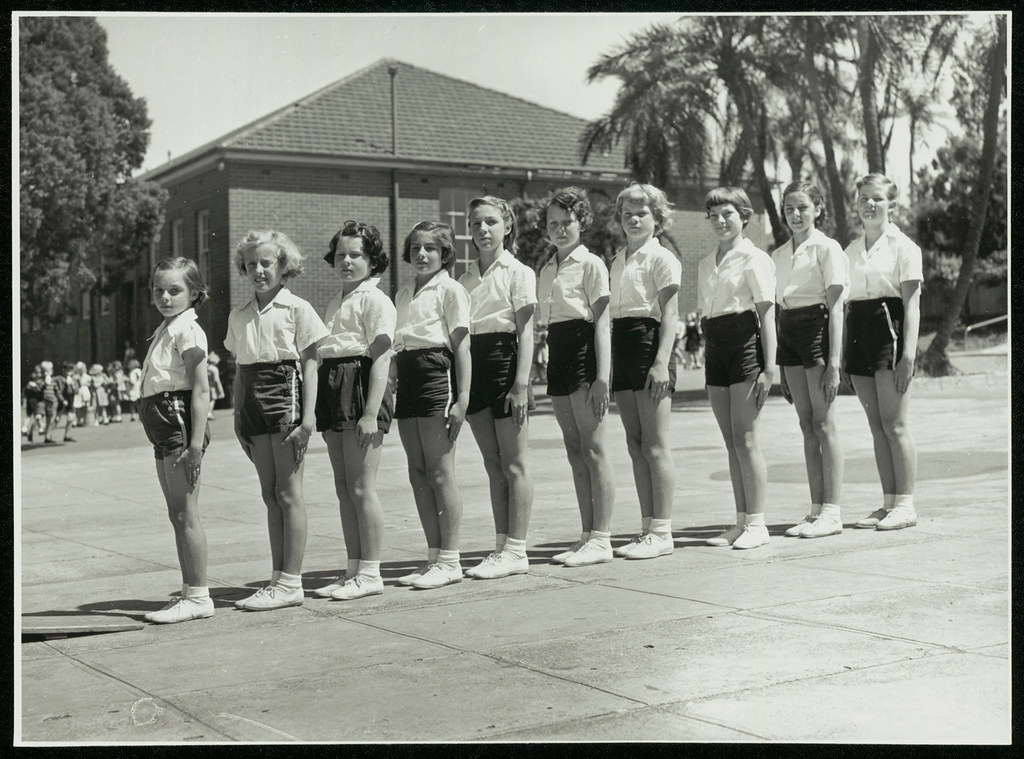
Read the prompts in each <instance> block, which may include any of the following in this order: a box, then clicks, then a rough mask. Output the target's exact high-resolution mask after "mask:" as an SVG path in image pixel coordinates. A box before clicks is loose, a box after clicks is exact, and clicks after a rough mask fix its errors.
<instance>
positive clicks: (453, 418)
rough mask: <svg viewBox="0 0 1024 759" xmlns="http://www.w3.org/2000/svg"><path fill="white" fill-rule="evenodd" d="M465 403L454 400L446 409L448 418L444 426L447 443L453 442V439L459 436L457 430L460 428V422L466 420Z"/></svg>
mask: <svg viewBox="0 0 1024 759" xmlns="http://www.w3.org/2000/svg"><path fill="white" fill-rule="evenodd" d="M466 405H467V404H465V403H462V402H460V401H456V402H455V403H453V404H452V407H451V408H450V409H448V420H447V421H446V422H445V426H446V427H447V428H448V442H449V443H454V442H455V439H456V438H457V437H458V436H459V431H460V430H461V429H462V423H463V422H464V421H466Z"/></svg>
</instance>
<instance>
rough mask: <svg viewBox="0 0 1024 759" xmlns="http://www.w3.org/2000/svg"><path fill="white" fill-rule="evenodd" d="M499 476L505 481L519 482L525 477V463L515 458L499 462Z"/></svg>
mask: <svg viewBox="0 0 1024 759" xmlns="http://www.w3.org/2000/svg"><path fill="white" fill-rule="evenodd" d="M500 470H501V475H502V476H503V477H504V478H505V479H506V480H519V479H522V478H523V477H525V476H526V461H525V460H524V459H522V458H519V457H516V458H512V459H508V460H503V461H502V462H501V468H500Z"/></svg>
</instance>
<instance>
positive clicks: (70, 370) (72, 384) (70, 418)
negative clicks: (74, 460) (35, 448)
mask: <svg viewBox="0 0 1024 759" xmlns="http://www.w3.org/2000/svg"><path fill="white" fill-rule="evenodd" d="M61 371H62V373H61V375H60V376H58V377H57V385H58V387H59V393H60V398H61V404H60V410H61V412H62V414H63V421H64V442H65V443H74V442H75V439H74V438H73V437H71V428H72V427H74V426H75V399H76V398H77V397H78V381H77V380H76V379H75V365H74V364H72V363H71V362H70V361H67V362H65V363H64V366H63V367H62V368H61Z"/></svg>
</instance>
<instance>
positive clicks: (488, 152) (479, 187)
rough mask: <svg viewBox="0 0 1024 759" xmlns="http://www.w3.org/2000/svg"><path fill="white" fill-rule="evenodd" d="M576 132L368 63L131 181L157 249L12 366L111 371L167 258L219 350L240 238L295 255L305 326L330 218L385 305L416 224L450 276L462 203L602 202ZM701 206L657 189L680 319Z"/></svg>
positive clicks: (34, 341) (602, 188)
mask: <svg viewBox="0 0 1024 759" xmlns="http://www.w3.org/2000/svg"><path fill="white" fill-rule="evenodd" d="M584 126H585V122H584V121H583V120H581V119H578V118H576V117H573V116H569V115H567V114H563V113H560V112H557V111H554V110H551V109H548V108H545V107H542V106H539V105H537V104H534V103H531V102H528V101H526V100H522V99H520V98H516V97H512V96H509V95H505V94H502V93H499V92H496V91H494V90H490V89H487V88H484V87H480V86H477V85H474V84H472V83H470V82H466V81H462V80H459V79H455V78H452V77H448V76H444V75H441V74H437V73H434V72H431V71H427V70H425V69H422V68H419V67H416V66H411V65H409V64H405V63H402V62H399V61H394V60H381V61H378V62H377V63H374V64H372V65H371V66H368V67H367V68H364V69H362V70H360V71H357V72H355V73H354V74H352V75H350V76H348V77H345V78H344V79H341V80H339V81H337V82H335V83H333V84H331V85H329V86H327V87H324V88H323V89H321V90H319V91H317V92H314V93H312V94H310V95H308V96H307V97H304V98H302V99H300V100H298V101H296V102H294V103H292V104H290V105H287V106H285V107H284V108H281V109H279V110H277V111H275V112H273V113H271V114H269V115H267V116H265V117H264V118H261V119H258V120H256V121H254V122H252V123H249V124H246V125H244V126H242V127H240V128H238V129H236V130H234V131H232V132H230V133H228V134H226V135H224V136H223V137H220V138H219V139H217V140H214V141H212V142H210V143H208V144H206V145H202V146H200V147H198V148H196V149H195V150H192V151H191V152H189V153H187V154H185V155H183V156H181V157H179V158H176V159H174V160H172V161H169V162H168V163H166V164H164V165H162V166H160V167H159V168H157V169H154V170H152V171H150V172H148V173H146V174H145V175H144V176H143V178H144V179H148V180H152V181H156V182H159V183H160V184H161V185H163V186H164V187H165V188H166V189H167V190H168V192H169V193H170V197H169V200H168V204H167V209H166V219H165V224H164V227H163V229H162V231H161V233H160V235H159V238H158V240H156V241H155V242H154V243H153V244H152V245H151V246H150V249H149V250H148V251H142V252H140V257H139V264H138V266H137V267H136V270H135V271H134V272H131V273H126V278H125V279H126V282H125V284H124V286H123V287H122V288H121V290H120V291H119V292H118V293H117V294H115V295H114V296H113V297H112V298H110V299H109V301H108V300H107V299H104V301H103V307H102V308H101V309H99V310H100V313H89V314H81V313H80V314H79V315H78V316H76V317H75V318H69V319H68V321H67V322H66V323H65V324H63V325H59V326H58V327H56V328H54V329H51V330H46V331H43V332H38V333H33V332H32V330H31V325H23V334H24V326H27V327H28V332H27V339H25V340H23V356H22V358H23V361H24V362H25V363H26V364H29V363H34V362H37V361H39V360H40V359H41V358H43V357H44V354H46V356H47V357H50V358H53V359H56V360H64V359H77V358H81V359H88V360H99V361H107V360H111V359H113V358H120V357H121V355H122V353H123V350H124V345H125V343H126V342H127V343H129V344H131V345H132V346H133V347H134V348H135V350H136V352H137V353H138V354H139V355H140V356H141V355H144V354H145V348H146V340H147V338H148V337H149V335H150V334H152V332H153V330H154V329H155V328H156V326H157V324H158V323H159V320H160V316H159V314H158V313H157V311H156V310H155V309H154V308H152V306H151V305H150V302H149V297H148V293H147V281H148V277H149V272H150V271H151V270H152V267H153V265H154V263H155V262H156V260H158V259H159V258H162V257H166V256H171V255H184V256H188V257H190V258H193V259H195V260H197V261H198V262H199V264H200V267H201V269H202V270H203V271H204V274H205V275H206V280H207V282H208V284H209V285H210V293H211V300H210V302H209V303H208V304H206V305H205V306H203V308H202V309H200V314H199V321H200V324H201V325H202V326H203V328H204V329H205V330H206V332H207V335H208V337H209V340H210V349H211V350H215V351H218V352H222V351H223V338H224V334H225V332H226V330H227V318H228V313H229V312H230V310H231V308H232V307H234V306H235V305H238V304H239V303H241V302H243V301H244V300H245V299H247V298H248V297H249V296H250V290H249V288H248V287H247V282H246V281H245V280H244V278H242V277H241V276H240V275H239V274H238V273H237V272H236V271H235V269H234V267H233V264H232V261H233V255H234V248H235V245H236V244H237V242H238V241H239V240H240V239H241V238H242V237H243V236H244V235H245V233H246V232H247V231H248V230H250V229H266V228H273V229H278V230H280V231H282V232H284V233H285V234H287V235H288V236H289V237H291V238H292V239H293V240H294V241H295V242H296V244H297V245H298V246H299V248H300V250H302V251H303V252H304V253H305V254H306V255H307V262H306V269H305V272H304V273H303V274H302V275H300V276H299V277H297V278H295V279H293V280H292V281H291V282H290V283H289V286H290V287H291V288H292V289H293V291H294V292H295V293H296V294H298V295H300V296H301V297H303V298H306V299H307V300H309V301H310V302H311V303H312V304H313V306H314V307H315V308H316V309H317V310H318V311H320V312H321V313H323V311H324V310H325V309H326V306H327V302H328V301H329V300H330V298H331V297H332V296H333V295H334V293H335V292H336V291H337V277H336V275H335V274H334V272H333V270H332V269H330V268H329V267H328V266H327V265H326V264H325V263H324V262H323V261H322V260H321V255H322V253H323V252H325V251H326V247H327V243H328V241H329V240H330V238H331V236H332V235H333V234H334V232H335V231H337V229H338V228H339V227H340V226H341V223H342V222H343V221H344V220H346V219H358V220H365V221H369V222H370V223H373V224H375V225H376V226H377V227H378V228H379V229H380V231H381V233H382V236H383V238H384V243H385V250H391V251H392V256H393V257H392V265H391V266H390V267H389V269H388V271H387V272H386V273H385V276H384V278H383V280H382V282H381V287H382V288H384V289H385V291H386V292H388V293H390V294H392V295H393V294H394V292H395V291H396V290H397V288H398V287H400V286H402V285H403V284H405V283H406V282H408V281H410V280H411V279H412V277H413V271H412V269H411V267H409V266H408V265H406V264H404V263H403V262H401V261H400V260H399V257H400V251H398V250H396V248H398V247H400V246H401V243H402V241H403V239H404V237H405V234H406V233H407V231H408V230H409V228H410V227H412V225H413V224H415V223H416V222H418V221H421V220H424V219H441V220H443V221H446V222H448V223H450V224H451V225H452V227H453V228H454V229H455V230H456V234H457V236H458V238H459V240H460V246H461V248H462V251H461V257H460V261H459V263H458V264H457V266H456V271H455V274H456V275H458V274H460V273H461V271H462V270H463V269H464V266H465V263H466V262H468V260H469V256H470V253H469V247H470V246H469V236H468V233H467V228H466V219H465V207H466V204H467V202H468V200H469V199H471V198H473V197H475V196H478V195H481V194H485V193H489V194H494V195H498V196H500V197H504V198H508V199H511V198H514V197H522V196H530V197H538V196H543V195H545V194H547V193H548V192H549V191H551V190H552V189H554V188H556V187H560V186H564V185H567V184H576V185H580V186H582V187H585V188H587V189H588V190H590V191H591V192H592V193H597V194H601V195H604V196H606V197H609V198H612V199H614V197H615V195H616V194H617V193H618V191H619V190H620V189H621V188H622V187H623V186H625V185H626V184H627V183H628V181H629V178H630V177H629V174H628V172H627V170H626V169H625V168H624V154H623V151H622V148H621V147H620V148H618V149H616V150H614V151H611V152H610V153H607V154H603V155H593V156H591V158H590V160H589V161H588V162H587V164H586V165H583V164H582V162H581V161H580V157H579V138H580V135H581V133H582V130H583V127H584ZM703 196H704V188H695V187H691V188H674V189H673V190H671V191H670V197H671V199H672V200H673V202H674V203H675V205H676V207H677V208H678V209H679V210H678V211H677V213H676V219H675V224H674V227H673V229H672V235H671V236H672V238H673V239H674V240H675V241H676V247H677V249H678V250H679V252H680V256H681V258H682V262H683V283H682V288H681V292H680V310H682V311H685V310H690V309H692V308H694V307H695V304H696V282H695V274H696V268H697V262H698V261H699V259H700V258H701V257H702V256H703V255H705V254H706V253H707V252H708V251H710V250H711V249H712V247H713V246H714V244H715V242H714V238H713V236H712V234H711V232H710V230H709V229H708V224H707V222H706V220H705V219H704V211H703ZM758 226H759V225H758V224H756V223H753V224H751V231H752V232H753V235H752V236H753V237H754V240H755V242H760V241H761V240H760V239H759V236H758V234H757V233H756V232H754V229H755V227H758ZM396 264H397V266H396ZM93 310H94V311H95V310H96V309H93ZM93 319H95V320H97V321H96V322H95V323H92V324H90V323H88V321H89V320H93ZM93 335H95V337H94V338H93V339H95V340H96V343H97V349H96V352H97V354H98V355H95V356H94V355H92V354H91V344H90V336H93Z"/></svg>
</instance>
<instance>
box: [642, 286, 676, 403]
mask: <svg viewBox="0 0 1024 759" xmlns="http://www.w3.org/2000/svg"><path fill="white" fill-rule="evenodd" d="M678 292H679V285H678V284H671V285H666V286H665V287H663V288H661V289H660V290H659V291H658V305H660V306H661V330H660V331H659V334H658V353H657V354H656V355H655V357H654V363H653V364H651V369H650V371H649V372H647V387H648V389H650V391H651V401H652V402H653V403H654V404H655V405H657V404H658V403H660V402H661V399H662V398H665V397H666V396H670V395H672V392H673V391H674V390H675V388H674V387H669V376H668V364H669V361H671V360H672V346H674V345H675V342H676V325H677V324H678V323H679V301H678V300H677V299H676V293H678Z"/></svg>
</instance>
